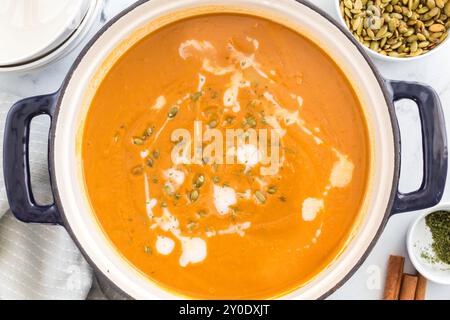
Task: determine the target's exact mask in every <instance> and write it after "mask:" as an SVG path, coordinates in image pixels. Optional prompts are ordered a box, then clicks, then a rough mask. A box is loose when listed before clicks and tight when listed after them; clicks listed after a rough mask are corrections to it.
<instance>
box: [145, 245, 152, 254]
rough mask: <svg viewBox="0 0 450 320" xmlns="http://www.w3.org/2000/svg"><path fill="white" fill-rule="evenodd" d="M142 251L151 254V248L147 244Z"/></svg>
mask: <svg viewBox="0 0 450 320" xmlns="http://www.w3.org/2000/svg"><path fill="white" fill-rule="evenodd" d="M144 252H145V253H146V254H153V250H152V248H150V247H149V246H144Z"/></svg>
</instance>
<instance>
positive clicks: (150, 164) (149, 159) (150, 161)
mask: <svg viewBox="0 0 450 320" xmlns="http://www.w3.org/2000/svg"><path fill="white" fill-rule="evenodd" d="M145 164H146V165H147V166H148V167H150V168H152V167H153V159H152V158H150V157H147V158H146V159H145Z"/></svg>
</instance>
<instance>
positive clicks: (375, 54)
mask: <svg viewBox="0 0 450 320" xmlns="http://www.w3.org/2000/svg"><path fill="white" fill-rule="evenodd" d="M340 2H341V0H334V8H335V11H336V12H335V13H336V16H337V18H338V22H339V23H340V24H341V25H343V26H344V28H345V29H347V30H348V31H349V32H350V33H351V34H352V35H353V33H352V32H351V30H349V29H348V27H347V24H346V23H345V20H344V17H343V16H342V15H341V9H340ZM449 38H450V37H447V39H445V40H444V41H443V42H442V43H441V44H440V45H438V46H437V47H435V48H434V49H432V50H430V51H429V52H427V53H424V54H422V55H420V56H416V57H406V58H397V57H390V56H385V55H382V54H380V53H378V52H376V51H373V50H372V49H370V48H367V47H366V46H364V45H363V44H361V47H363V48H364V50H365V51H366V52H367V53H368V54H369V56H371V57H372V58H375V59H378V60H382V61H388V62H409V61H415V60H419V59H423V58H426V57H428V56H430V55H432V54H434V53H436V52H437V51H440V50H442V49H443V48H444V47H447V46H448V44H449V43H450V42H449Z"/></svg>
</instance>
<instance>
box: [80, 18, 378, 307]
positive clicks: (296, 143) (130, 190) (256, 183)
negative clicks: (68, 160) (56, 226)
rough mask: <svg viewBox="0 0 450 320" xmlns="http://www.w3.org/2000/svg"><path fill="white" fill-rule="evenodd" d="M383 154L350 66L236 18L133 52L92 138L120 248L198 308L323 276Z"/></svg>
mask: <svg viewBox="0 0 450 320" xmlns="http://www.w3.org/2000/svg"><path fill="white" fill-rule="evenodd" d="M369 153H370V148H369V142H368V130H367V125H366V122H365V118H364V114H363V111H362V108H361V104H360V101H359V100H358V97H357V95H356V94H355V91H354V90H353V88H352V85H351V84H350V82H349V81H348V79H347V78H346V76H345V75H344V74H343V72H342V71H341V70H340V68H339V67H338V66H337V65H336V63H335V62H334V61H333V60H332V59H331V58H330V57H329V56H328V55H327V54H326V53H325V52H324V51H322V49H320V48H319V47H318V46H317V45H316V44H314V43H313V42H312V41H310V40H309V39H307V38H306V37H304V36H302V35H301V34H299V33H297V32H295V31H293V30H291V29H289V28H287V27H285V26H282V25H279V24H277V23H275V22H272V21H269V20H265V19H263V18H259V17H254V16H247V15H238V14H231V13H230V14H225V13H224V14H211V15H203V16H197V17H193V18H189V19H185V20H180V21H177V22H175V23H172V24H170V25H167V26H165V27H163V28H161V29H158V30H157V31H155V32H153V33H151V34H149V35H147V36H146V37H145V38H143V39H142V40H140V41H139V42H138V43H137V44H135V45H134V46H132V47H131V49H129V50H128V51H127V52H126V53H125V54H124V55H123V56H121V57H120V59H119V60H118V61H117V62H116V63H115V64H114V66H113V67H112V68H111V70H110V71H109V72H108V74H107V75H106V76H105V78H104V80H103V81H102V82H101V84H100V86H99V88H98V90H97V92H96V94H95V97H94V99H93V101H92V103H91V106H90V109H89V112H88V115H87V118H86V122H85V127H84V132H83V138H82V165H83V173H84V179H85V184H86V189H87V193H88V196H89V200H90V203H91V206H92V208H93V211H94V212H95V215H96V217H97V219H98V221H99V223H100V225H101V226H102V229H103V230H104V232H105V234H106V235H107V237H108V238H109V239H110V241H111V242H112V243H113V244H114V246H115V247H116V248H117V250H118V252H120V254H121V255H122V256H123V257H124V258H126V259H127V260H128V261H129V262H130V263H131V264H132V265H134V266H135V267H136V268H137V269H138V270H140V271H141V272H142V273H143V274H145V275H146V276H147V277H148V279H149V280H151V281H153V282H155V283H157V284H158V285H160V286H161V287H163V288H165V289H167V290H168V291H170V292H173V293H175V294H178V295H181V296H185V297H192V298H212V299H259V298H274V297H278V296H281V295H283V294H285V293H288V292H291V291H293V290H295V289H297V288H299V287H301V286H302V285H304V284H305V283H307V282H308V281H310V280H311V279H312V278H314V276H316V275H318V274H319V273H320V272H321V271H322V270H323V269H324V268H326V267H327V266H328V265H329V264H330V263H331V262H332V261H333V260H334V259H336V258H337V257H338V256H339V254H340V253H341V252H342V250H343V249H344V248H345V245H346V243H347V242H348V241H349V239H350V238H351V235H352V231H353V230H354V227H355V224H356V222H357V220H358V217H359V213H360V211H361V207H362V203H363V200H364V194H365V191H366V184H367V180H368V172H369V167H370V154H369Z"/></svg>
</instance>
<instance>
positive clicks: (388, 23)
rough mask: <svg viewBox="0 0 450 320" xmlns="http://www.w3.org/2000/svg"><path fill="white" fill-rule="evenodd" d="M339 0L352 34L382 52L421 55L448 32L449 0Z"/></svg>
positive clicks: (343, 15) (369, 46)
mask: <svg viewBox="0 0 450 320" xmlns="http://www.w3.org/2000/svg"><path fill="white" fill-rule="evenodd" d="M340 1H341V2H340V11H341V15H342V17H343V18H344V20H345V23H346V24H347V26H348V28H349V30H350V31H351V32H352V33H353V35H354V36H355V38H356V39H357V40H358V41H359V42H360V43H361V44H362V45H364V46H365V47H367V48H370V49H371V50H373V51H375V52H378V53H380V54H382V55H385V56H390V57H398V58H407V57H414V56H418V55H422V54H424V53H427V52H429V51H430V50H432V49H434V48H435V47H436V46H438V45H439V44H441V43H442V42H443V41H444V40H445V39H446V38H447V36H448V30H449V29H450V0H340Z"/></svg>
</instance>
